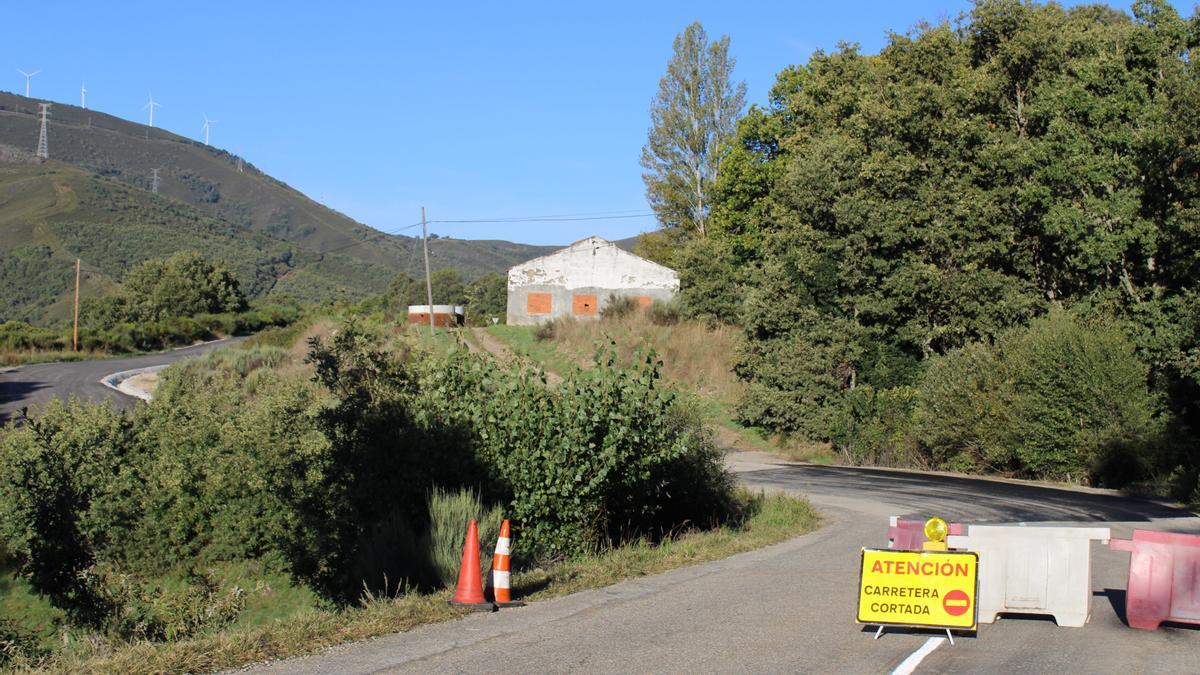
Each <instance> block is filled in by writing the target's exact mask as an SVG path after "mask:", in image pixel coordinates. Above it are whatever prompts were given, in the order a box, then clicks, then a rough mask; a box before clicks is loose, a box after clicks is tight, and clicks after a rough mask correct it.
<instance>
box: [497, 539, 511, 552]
mask: <svg viewBox="0 0 1200 675" xmlns="http://www.w3.org/2000/svg"><path fill="white" fill-rule="evenodd" d="M511 545H512V539H509V538H508V537H500V538H499V539H497V540H496V554H497V555H508V553H509V547H510V546H511Z"/></svg>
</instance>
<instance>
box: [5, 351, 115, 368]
mask: <svg viewBox="0 0 1200 675" xmlns="http://www.w3.org/2000/svg"><path fill="white" fill-rule="evenodd" d="M112 357H113V355H112V354H109V353H108V352H100V351H79V352H72V351H66V350H63V351H43V350H38V349H18V350H2V351H0V368H8V367H13V366H27V365H31V364H34V363H55V362H59V361H92V360H95V359H110V358H112Z"/></svg>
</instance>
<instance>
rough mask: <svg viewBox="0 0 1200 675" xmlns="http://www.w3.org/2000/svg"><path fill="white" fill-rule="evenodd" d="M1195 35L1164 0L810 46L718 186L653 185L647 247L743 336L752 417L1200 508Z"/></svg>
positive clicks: (898, 455)
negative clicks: (870, 50) (869, 42)
mask: <svg viewBox="0 0 1200 675" xmlns="http://www.w3.org/2000/svg"><path fill="white" fill-rule="evenodd" d="M696 34H697V33H696V31H694V30H692V29H689V32H687V33H685V35H684V36H681V38H680V41H677V44H676V60H680V59H682V60H683V62H686V56H687V55H688V54H691V53H692V52H693V51H695V50H694V47H692V46H689V45H691V43H690V42H688V40H686V39H685V38H686V36H688V35H693V36H694V35H696ZM1197 46H1200V15H1197V14H1195V13H1193V15H1192V16H1191V17H1190V18H1184V17H1181V16H1180V15H1179V14H1178V12H1177V11H1176V10H1175V9H1174V7H1173V6H1172V5H1171V4H1170V3H1168V2H1165V0H1139V1H1138V2H1135V3H1133V5H1132V8H1131V11H1130V12H1128V13H1126V12H1123V11H1120V10H1117V9H1113V8H1110V7H1106V6H1102V5H1086V6H1078V7H1072V8H1064V7H1062V6H1060V5H1057V4H1052V3H1047V4H1041V3H1026V2H1016V1H1015V0H987V1H984V2H978V3H976V4H975V5H974V6H973V8H972V9H971V11H969V12H968V13H966V14H964V15H963V16H961V17H960V18H958V19H957V20H954V21H944V22H942V23H939V24H933V25H921V26H919V27H917V28H915V29H913V30H912V31H910V32H907V33H894V34H892V35H891V36H890V37H889V40H888V44H887V45H886V46H885V47H884V48H883V49H882V50H881V52H880V53H879V54H877V55H866V54H863V53H861V52H860V50H859V49H858V47H857V46H855V45H842V46H840V47H839V48H837V49H836V50H833V51H831V52H817V53H815V54H813V55H812V57H811V58H810V59H809V60H808V61H807V62H806V63H802V64H798V65H795V66H790V67H788V68H786V69H784V70H782V71H781V72H780V74H779V76H778V78H777V82H776V85H775V87H774V89H773V90H772V92H771V96H770V103H769V105H766V106H763V107H753V108H751V109H750V110H749V111H748V112H747V113H746V114H745V115H744V116H742V117H741V119H740V121H739V123H738V124H737V128H736V132H735V133H734V134H733V135H732V138H729V139H728V143H727V144H726V145H725V146H724V147H726V148H727V149H728V151H727V152H725V153H724V154H723V155H722V156H721V157H720V161H719V162H718V164H719V172H714V173H715V174H716V175H715V177H714V178H713V180H711V181H709V182H703V181H701V182H700V183H699V184H697V185H694V186H693V185H692V183H691V182H690V181H694V180H699V179H700V178H701V177H702V174H700V173H697V172H695V171H691V170H690V169H689V167H670V166H666V165H663V166H662V167H660V168H661V169H662V171H664V172H666V173H667V174H671V175H674V178H675V180H674V181H672V180H669V179H666V178H664V177H663V176H662V175H648V176H647V179H646V180H647V190H648V191H649V192H650V193H651V204H652V206H654V207H655V210H656V213H657V214H658V216H659V221H660V222H661V223H663V225H664V229H662V230H660V231H658V232H655V233H652V234H651V235H649V236H647V237H645V238H644V240H643V242H642V244H641V247H640V250H641V251H642V253H644V254H646V255H649V256H651V257H653V258H654V259H656V260H658V261H659V262H662V263H664V264H667V265H668V266H671V267H674V268H675V269H677V270H679V272H680V277H681V303H682V309H683V313H684V314H685V316H687V317H689V318H693V319H697V320H701V321H707V322H709V323H712V324H728V325H732V326H735V327H736V328H737V329H738V330H739V332H740V333H741V335H742V338H743V339H742V340H741V342H740V344H739V346H738V348H737V349H736V352H735V355H734V359H733V363H732V369H733V372H735V373H736V374H737V376H738V378H739V379H740V381H741V383H742V386H744V391H743V392H742V393H741V394H740V396H739V397H738V401H737V403H736V404H735V410H734V412H735V415H736V417H737V419H738V420H739V421H740V422H741V423H743V424H745V425H748V426H754V427H759V428H762V429H765V430H768V431H769V432H770V433H772V434H778V435H785V436H788V437H791V438H793V439H796V440H797V442H798V443H800V444H803V443H811V444H827V445H828V447H830V448H831V449H832V450H833V451H834V452H835V453H836V455H837V456H838V457H839V458H840V460H841V461H843V462H847V463H854V464H884V465H895V466H907V467H914V468H922V469H945V470H957V471H967V472H974V473H992V474H1001V475H1006V476H1014V477H1022V478H1034V479H1046V480H1055V481H1069V482H1073V483H1083V484H1090V485H1099V486H1106V487H1122V488H1129V489H1134V490H1139V491H1140V490H1148V491H1153V492H1156V493H1158V494H1162V495H1167V496H1171V497H1174V498H1176V499H1180V500H1185V501H1192V502H1200V451H1198V450H1197V448H1200V404H1198V403H1197V401H1200V368H1198V367H1197V364H1198V363H1200V358H1198V356H1197V354H1200V311H1198V310H1197V308H1198V307H1200V296H1197V292H1196V289H1197V288H1198V287H1200V262H1198V261H1200V248H1198V246H1197V244H1198V243H1200V239H1198V238H1197V236H1196V231H1197V229H1196V227H1197V225H1196V223H1197V207H1198V205H1200V187H1198V186H1200V162H1198V160H1197V157H1200V116H1198V115H1197V114H1195V111H1196V110H1197V106H1196V105H1195V103H1196V101H1197V100H1200V88H1198V85H1197V82H1198V81H1200V80H1198V79H1197V77H1196V73H1195V68H1196V60H1195V58H1194V55H1195V50H1196V48H1197ZM722 49H723V47H722ZM689 50H692V51H689ZM722 53H723V52H722ZM930 64H937V67H936V68H930ZM689 72H690V71H689ZM694 76H696V77H715V78H721V77H723V78H727V77H729V73H728V71H727V70H723V71H721V70H718V71H714V73H711V74H708V75H705V74H704V73H703V72H701V71H695V75H694ZM667 86H668V83H666V81H664V87H667ZM696 86H698V87H702V88H704V90H709V89H712V90H714V91H715V90H721V89H724V90H726V91H728V90H730V89H731V87H729V86H723V85H722V83H720V82H707V83H698V84H697V85H696ZM734 89H735V88H734ZM664 91H665V89H664ZM657 105H658V107H661V108H662V110H661V111H659V110H658V108H656V112H655V115H656V117H655V120H656V123H657V121H666V122H669V121H671V120H676V119H684V120H686V119H692V118H691V117H688V116H687V115H683V114H674V113H675V112H678V111H677V110H676V109H675V108H676V107H679V106H684V105H686V101H684V100H676V99H673V98H670V97H665V96H664V97H663V98H662V99H661V100H660V101H659V102H658V104H657ZM709 132H711V133H712V134H715V137H717V138H725V136H724V127H722V126H721V125H714V126H713V128H711V129H709ZM699 137H700V136H699V135H692V136H686V135H680V136H678V138H681V139H689V140H691V139H694V138H699ZM661 141H662V134H661V133H660V132H659V130H658V129H657V127H656V128H655V130H654V131H652V133H651V136H650V138H649V140H648V144H647V152H651V153H652V154H654V155H655V156H662V157H674V156H678V157H691V156H694V154H695V153H691V154H689V152H688V148H686V147H683V146H682V145H680V146H679V147H676V148H669V149H668V150H666V151H663V150H662V149H661V148H660V145H661ZM683 142H684V141H680V143H683ZM707 147H711V146H707ZM672 151H677V152H674V153H673V152H672ZM706 167H707V165H706ZM672 172H674V173H673V174H672ZM680 185H687V186H689V187H693V188H694V189H691V190H688V191H686V192H680V193H678V194H676V192H673V190H675V191H678V189H679V188H678V186H680ZM680 199H684V200H686V199H692V200H698V201H696V202H695V203H688V204H687V206H688V208H680V207H678V204H677V202H679V200H680ZM681 214H682V215H681ZM556 330H557V329H556Z"/></svg>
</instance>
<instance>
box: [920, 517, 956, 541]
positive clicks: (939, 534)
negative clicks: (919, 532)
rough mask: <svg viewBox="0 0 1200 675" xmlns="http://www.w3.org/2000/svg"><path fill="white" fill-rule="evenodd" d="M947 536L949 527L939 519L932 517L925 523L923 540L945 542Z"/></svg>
mask: <svg viewBox="0 0 1200 675" xmlns="http://www.w3.org/2000/svg"><path fill="white" fill-rule="evenodd" d="M947 534H950V526H949V525H947V524H946V521H944V520H942V519H941V518H938V517H937V516H934V517H933V518H930V519H929V520H927V521H925V538H926V539H928V540H929V541H938V542H941V541H946V535H947Z"/></svg>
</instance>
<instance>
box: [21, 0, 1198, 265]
mask: <svg viewBox="0 0 1200 675" xmlns="http://www.w3.org/2000/svg"><path fill="white" fill-rule="evenodd" d="M1177 6H1179V5H1178V4H1177ZM968 7H969V3H968V2H959V1H952V0H911V1H909V0H906V1H905V2H890V1H886V0H870V1H859V2H840V3H836V2H820V3H818V2H776V3H757V2H751V1H742V2H733V1H730V0H724V1H722V2H695V1H693V2H654V1H646V0H643V1H642V2H606V3H592V4H584V3H571V2H562V1H561V0H560V1H559V2H546V3H521V2H508V3H470V2H466V3H462V2H421V3H409V2H377V3H367V2H354V1H343V2H336V3H335V2H324V3H308V2H286V3H285V2H270V3H268V2H248V1H243V2H220V1H215V2H194V3H186V4H185V3H177V2H169V1H167V0H160V1H159V2H154V3H151V2H119V1H118V0H114V1H113V2H111V3H110V2H95V1H90V2H86V3H76V2H58V3H53V8H52V9H51V8H50V7H49V6H47V5H45V4H44V3H34V2H22V3H9V6H8V7H6V9H5V23H6V24H7V29H6V31H5V33H6V35H5V40H4V42H3V45H2V46H0V54H2V55H3V59H0V89H5V90H9V91H14V92H18V93H23V91H24V78H23V77H21V75H19V74H18V73H17V72H16V69H17V68H21V69H24V70H27V71H29V70H33V69H37V68H40V69H41V70H42V73H41V74H39V75H37V76H36V77H35V78H34V79H33V87H32V92H31V93H32V94H33V96H35V97H38V98H48V99H51V100H56V101H65V102H69V103H74V104H78V102H79V87H80V83H81V82H82V81H86V82H87V89H88V94H87V96H88V106H89V107H90V108H94V109H98V110H102V111H104V112H107V113H111V114H114V115H118V116H120V117H125V118H129V119H134V120H139V121H144V120H145V116H146V113H145V111H143V110H142V109H141V108H142V106H143V105H144V104H145V101H146V99H147V95H148V93H149V92H151V91H152V92H153V93H154V98H155V99H156V100H157V101H159V102H161V103H162V107H161V108H160V109H158V111H157V112H156V113H155V125H156V126H161V127H164V128H167V129H169V130H171V131H174V132H176V133H179V134H182V135H185V136H191V137H193V138H203V136H202V132H201V124H202V118H201V115H202V114H207V115H208V116H209V117H210V118H212V119H216V120H219V122H218V123H217V124H216V125H214V126H213V130H212V143H213V145H217V146H220V147H224V148H226V149H228V150H230V151H232V152H235V153H238V154H240V155H242V156H244V157H246V158H247V159H248V160H250V161H251V162H253V163H254V164H256V165H257V166H259V167H260V168H261V169H263V170H265V171H267V172H268V173H270V174H272V175H274V176H276V177H277V178H280V179H281V180H284V181H286V182H287V183H289V184H291V185H292V186H294V187H296V188H298V189H299V190H301V191H303V192H305V193H306V194H308V195H310V196H311V197H313V198H314V199H317V200H318V201H321V202H323V203H325V204H327V205H329V206H331V207H333V208H336V209H338V210H339V211H342V212H344V213H347V214H349V215H350V216H352V217H354V218H356V219H358V220H360V221H362V222H364V223H366V224H368V225H371V226H372V227H376V228H379V229H382V230H385V231H393V230H396V229H398V228H400V227H403V226H406V225H409V224H411V223H413V222H415V221H416V220H418V219H419V215H420V207H421V206H422V205H424V206H426V207H427V208H428V210H429V217H430V218H431V219H434V220H462V219H479V218H489V217H496V216H499V217H514V216H538V215H546V214H576V213H596V212H616V211H621V212H625V213H639V212H646V211H648V209H647V206H646V201H645V197H644V190H643V186H642V181H641V173H640V167H639V165H638V158H639V155H640V152H641V147H642V145H643V144H644V142H645V138H646V130H647V126H648V123H649V115H648V109H649V103H650V99H651V97H652V96H653V95H654V93H655V90H656V88H657V86H658V80H659V78H660V77H661V76H662V73H663V71H664V70H665V67H666V63H667V60H668V59H669V58H670V56H671V41H672V39H673V38H674V36H675V35H676V33H678V32H679V31H681V30H682V29H683V28H684V26H686V25H687V24H688V23H690V22H692V21H695V20H699V21H701V22H703V24H704V26H705V28H706V30H707V31H708V32H709V35H710V36H713V37H715V36H719V35H722V34H728V35H729V36H730V39H731V52H732V53H733V55H734V56H736V57H737V59H738V65H737V70H736V71H735V72H736V75H737V77H739V78H740V79H744V80H745V81H746V83H747V85H748V88H749V93H748V100H749V101H750V102H758V103H762V102H764V101H765V99H766V94H767V91H768V89H769V88H770V86H771V84H772V82H773V80H774V77H775V74H776V73H777V72H778V71H779V70H781V69H782V68H784V67H785V66H787V65H789V64H792V63H800V62H804V61H805V60H807V58H808V56H809V55H810V54H811V53H812V52H813V51H814V50H816V49H826V50H829V49H833V48H834V47H835V45H836V44H837V43H838V42H839V41H841V40H846V41H851V42H858V43H860V44H861V45H862V46H863V49H864V50H865V51H867V52H875V51H878V49H879V48H880V47H881V46H882V45H883V44H884V42H885V40H886V34H887V31H888V30H895V31H899V32H903V31H906V30H908V29H909V28H910V27H912V26H913V25H914V24H916V23H917V22H919V21H921V20H923V19H924V20H928V21H931V22H936V21H938V20H940V19H944V18H953V17H955V16H957V15H958V14H959V13H960V12H962V11H964V10H966V9H967V8H968ZM653 227H654V221H653V219H652V218H649V217H637V218H629V219H619V220H605V221H594V222H570V223H540V224H495V225H489V224H463V225H451V224H437V225H434V226H433V227H432V228H431V231H432V232H436V233H438V234H441V235H447V236H454V237H460V238H470V239H490V238H495V239H509V240H513V241H521V242H527V243H537V244H560V243H567V242H570V241H573V240H576V239H579V238H582V237H584V236H587V235H589V234H599V235H601V236H605V237H609V238H621V237H626V236H632V235H634V234H637V233H638V232H641V231H644V230H647V229H652V228H653Z"/></svg>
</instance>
